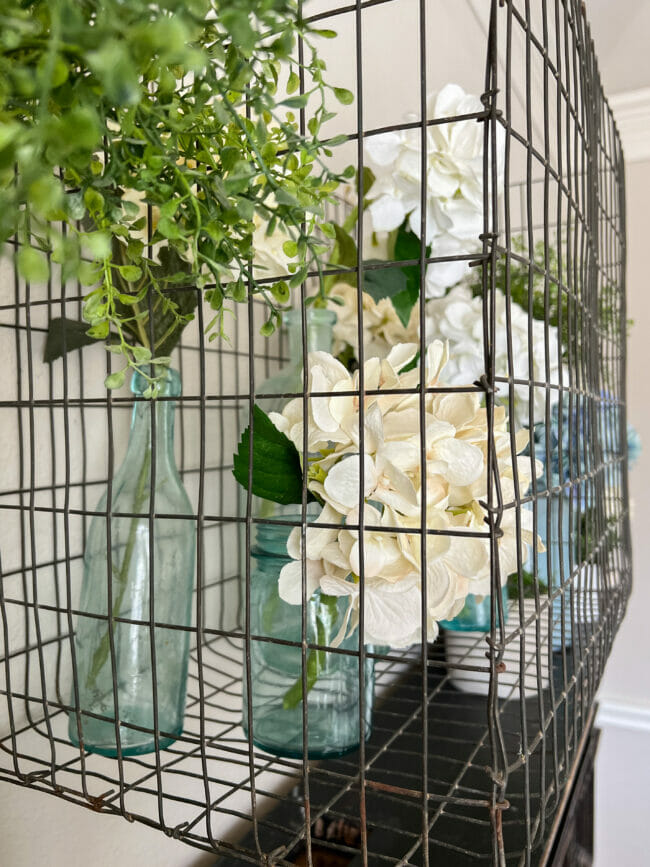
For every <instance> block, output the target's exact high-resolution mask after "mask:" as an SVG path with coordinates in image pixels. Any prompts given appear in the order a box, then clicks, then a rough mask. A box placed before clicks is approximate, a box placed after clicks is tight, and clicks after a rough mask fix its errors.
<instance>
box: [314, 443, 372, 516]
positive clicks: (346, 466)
mask: <svg viewBox="0 0 650 867" xmlns="http://www.w3.org/2000/svg"><path fill="white" fill-rule="evenodd" d="M363 465H364V491H363V496H364V498H365V497H369V496H370V494H371V493H372V492H373V490H374V489H375V487H376V486H377V471H376V469H375V463H374V461H373V459H372V458H371V457H370V455H367V454H366V455H364V461H363ZM360 483H361V480H360V462H359V456H358V455H350V456H349V457H346V458H344V459H343V460H342V461H341V462H340V463H338V464H335V465H334V466H333V467H332V469H331V470H330V471H329V473H328V474H327V478H326V479H325V483H324V490H325V493H326V494H327V496H328V498H330V501H331V503H332V504H333V505H334V506H335V507H336V504H337V503H340V504H342V505H343V506H344V507H345V508H346V510H349V509H351V508H352V507H353V506H356V505H357V503H358V502H359V492H360Z"/></svg>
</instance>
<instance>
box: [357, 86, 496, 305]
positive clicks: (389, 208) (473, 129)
mask: <svg viewBox="0 0 650 867" xmlns="http://www.w3.org/2000/svg"><path fill="white" fill-rule="evenodd" d="M482 108H483V106H482V104H481V100H480V98H479V97H478V96H473V95H471V94H467V93H465V91H464V90H463V89H462V87H460V86H459V85H457V84H447V85H446V86H445V87H444V88H443V89H442V90H441V91H440V92H439V93H437V94H433V95H431V96H430V97H429V99H428V106H427V109H428V110H427V117H428V118H430V119H433V120H435V119H441V118H447V117H457V116H460V115H466V114H473V113H476V112H480V111H481V110H482ZM407 119H408V120H414V121H417V120H418V118H417V117H414V116H409V117H408V118H407ZM483 136H484V127H483V124H481V123H479V122H477V121H476V120H473V119H472V120H460V121H453V122H449V123H440V124H432V125H430V126H429V127H428V128H427V134H426V137H427V170H426V182H427V194H426V208H427V211H426V242H427V244H431V247H432V249H431V253H432V255H433V256H456V255H468V254H471V253H473V252H475V251H476V250H478V249H479V246H480V242H479V236H480V235H481V233H482V232H483V231H484V223H483ZM504 141H505V136H504V131H503V129H502V128H501V127H497V178H496V186H497V189H501V187H502V185H503V164H504ZM421 142H422V136H421V130H420V129H419V128H414V129H406V130H396V131H394V132H388V133H382V134H380V135H377V136H370V137H368V139H367V141H366V146H365V147H366V154H367V157H368V162H369V165H370V167H371V168H372V170H373V172H374V174H375V178H376V180H375V183H374V184H373V185H372V187H371V189H370V192H369V197H370V198H371V199H372V201H371V203H370V205H369V208H368V211H369V214H370V219H371V221H372V227H373V229H374V231H375V232H386V231H388V232H390V231H392V230H393V229H397V228H398V227H399V226H401V225H402V223H403V222H404V220H405V219H407V218H408V226H409V228H410V229H411V231H412V232H414V233H415V234H416V235H417V236H418V237H420V235H421V176H422V155H421V154H422V152H421ZM467 270H468V266H467V261H462V260H461V261H451V262H441V263H435V264H432V265H430V266H429V268H428V269H427V274H426V289H427V296H428V297H431V298H436V297H440V296H442V295H444V293H445V291H446V290H447V289H448V288H449V287H450V286H453V285H455V284H456V283H457V282H458V281H459V280H460V279H461V278H462V277H463V276H464V275H465V274H466V273H467Z"/></svg>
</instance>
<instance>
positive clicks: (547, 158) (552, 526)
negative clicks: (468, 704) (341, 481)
mask: <svg viewBox="0 0 650 867" xmlns="http://www.w3.org/2000/svg"><path fill="white" fill-rule="evenodd" d="M541 14H542V45H543V53H542V60H543V96H542V98H543V104H544V217H543V223H544V237H543V243H544V379H545V381H546V388H545V395H544V397H545V401H544V403H545V418H544V426H545V430H546V466H547V486H546V487H547V491H549V495H550V499H549V501H548V503H547V506H546V527H547V536H546V538H547V540H549V545H548V551H547V554H546V557H547V580H548V587H547V589H548V596H549V602H548V611H547V617H548V645H547V648H546V656H547V659H548V670H549V675H550V676H549V704H550V707H551V710H552V716H551V749H552V773H553V779H554V784H555V797H556V803H557V799H558V798H559V797H560V791H561V787H560V777H559V769H558V764H559V763H558V745H557V715H556V713H555V710H556V701H555V684H554V676H553V669H554V666H553V645H554V633H555V628H556V627H555V623H554V608H556V607H557V606H554V600H555V590H556V589H557V588H554V587H553V584H554V583H555V582H554V578H555V576H554V575H553V568H554V567H553V562H552V558H551V554H550V550H551V542H550V540H551V539H557V545H558V549H559V551H560V557H559V561H560V575H559V586H560V597H559V598H560V600H561V610H562V612H563V611H564V604H563V599H564V568H563V563H562V561H563V557H562V553H561V552H562V541H563V540H562V496H563V488H562V487H561V488H560V491H559V492H558V493H557V498H558V511H557V517H556V518H555V519H554V516H553V512H554V510H553V508H552V503H553V487H554V486H552V485H549V484H548V481H549V480H548V469H549V468H550V467H551V465H552V454H551V439H550V432H551V424H552V415H551V388H550V380H551V363H550V354H551V350H550V339H549V324H550V316H551V311H550V297H549V295H550V281H549V271H550V240H549V234H550V232H549V222H550V213H549V193H550V185H551V173H550V166H551V132H550V118H549V60H548V49H549V38H548V5H547V0H542V4H541ZM558 437H559V439H560V442H561V441H562V415H561V413H560V415H559V416H558ZM559 481H560V485H562V483H563V481H564V480H563V478H562V469H561V468H560V479H559ZM541 650H542V648H541V646H540V645H539V644H538V645H537V656H538V660H540V661H541V659H540V658H541ZM543 785H544V786H545V785H546V781H545V780H544V781H543ZM544 800H545V801H546V794H545V796H544Z"/></svg>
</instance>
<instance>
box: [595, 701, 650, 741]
mask: <svg viewBox="0 0 650 867" xmlns="http://www.w3.org/2000/svg"><path fill="white" fill-rule="evenodd" d="M596 725H597V726H599V727H600V728H606V727H608V726H616V727H618V728H624V729H633V730H634V731H645V732H648V733H649V734H650V705H634V704H626V703H625V702H620V701H611V700H608V699H601V700H600V705H599V708H598V715H597V717H596Z"/></svg>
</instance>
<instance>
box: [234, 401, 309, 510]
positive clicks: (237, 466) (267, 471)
mask: <svg viewBox="0 0 650 867" xmlns="http://www.w3.org/2000/svg"><path fill="white" fill-rule="evenodd" d="M250 440H251V433H250V427H247V428H246V430H245V431H244V433H243V434H242V438H241V441H240V443H239V447H238V449H237V452H236V454H235V455H234V456H233V475H234V476H235V478H236V479H237V481H238V482H239V484H240V485H242V487H243V488H245V489H246V490H248V474H249V460H250ZM252 462H253V484H252V492H253V494H255V496H257V497H262V499H264V500H271V501H272V502H274V503H282V504H283V505H288V504H290V503H302V467H301V464H300V455H299V454H298V450H297V449H296V447H295V446H294V444H293V443H292V442H291V440H290V439H289V438H288V437H287V436H285V435H284V434H283V433H282V432H281V431H279V430H278V429H277V428H276V426H275V425H274V424H273V422H272V421H271V419H270V418H269V417H268V415H266V413H265V412H264V411H263V410H261V409H260V408H259V406H255V407H254V408H253V457H252Z"/></svg>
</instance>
